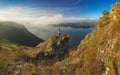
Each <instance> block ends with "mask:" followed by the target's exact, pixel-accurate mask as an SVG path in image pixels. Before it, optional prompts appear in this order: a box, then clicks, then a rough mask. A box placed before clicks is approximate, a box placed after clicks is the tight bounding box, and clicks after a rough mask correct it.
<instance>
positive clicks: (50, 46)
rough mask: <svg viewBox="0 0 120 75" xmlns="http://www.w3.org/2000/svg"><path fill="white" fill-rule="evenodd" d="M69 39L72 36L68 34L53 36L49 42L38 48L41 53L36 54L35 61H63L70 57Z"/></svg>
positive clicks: (41, 44)
mask: <svg viewBox="0 0 120 75" xmlns="http://www.w3.org/2000/svg"><path fill="white" fill-rule="evenodd" d="M69 38H70V36H69V35H67V34H63V35H61V36H57V35H53V36H51V37H50V38H49V39H48V40H46V41H45V42H43V43H40V44H39V45H37V46H36V47H37V48H38V50H39V51H38V52H37V53H36V54H35V59H37V60H40V59H48V60H53V59H59V60H63V59H64V57H65V56H68V49H69V45H68V42H69Z"/></svg>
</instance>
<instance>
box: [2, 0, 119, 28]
mask: <svg viewBox="0 0 120 75" xmlns="http://www.w3.org/2000/svg"><path fill="white" fill-rule="evenodd" d="M116 1H117V0H0V20H10V21H15V22H19V23H23V24H30V25H34V26H38V25H41V26H42V25H51V24H59V23H63V22H65V23H68V22H83V21H86V22H87V21H96V20H98V19H99V17H100V16H102V15H101V11H102V10H104V9H106V10H108V11H110V10H111V9H110V5H111V4H113V3H115V2H116Z"/></svg>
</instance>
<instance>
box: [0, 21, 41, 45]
mask: <svg viewBox="0 0 120 75" xmlns="http://www.w3.org/2000/svg"><path fill="white" fill-rule="evenodd" d="M0 38H2V39H6V40H9V41H12V42H14V43H18V44H20V45H24V46H36V45H37V44H39V43H40V42H42V41H43V40H42V39H40V38H38V37H36V36H35V35H34V34H32V33H31V32H29V31H28V30H27V28H26V27H25V26H24V25H21V24H18V23H15V22H10V21H0Z"/></svg>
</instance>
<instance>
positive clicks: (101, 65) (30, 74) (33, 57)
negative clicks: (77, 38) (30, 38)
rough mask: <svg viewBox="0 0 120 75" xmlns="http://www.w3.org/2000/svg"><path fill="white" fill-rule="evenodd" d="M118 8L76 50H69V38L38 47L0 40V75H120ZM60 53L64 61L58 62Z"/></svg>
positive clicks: (101, 20)
mask: <svg viewBox="0 0 120 75" xmlns="http://www.w3.org/2000/svg"><path fill="white" fill-rule="evenodd" d="M119 7H120V2H117V3H115V4H112V5H111V8H112V11H110V12H108V11H104V14H103V16H102V17H101V18H100V19H99V21H98V22H97V24H96V25H97V30H94V31H92V32H91V33H90V34H88V35H87V36H86V37H85V39H83V40H82V41H81V43H80V45H79V46H78V47H77V48H73V49H68V41H69V35H61V36H59V37H58V36H52V37H50V38H49V39H48V40H46V41H44V42H43V43H41V44H38V45H37V46H36V47H24V46H20V45H16V44H14V43H11V42H9V41H5V40H3V39H0V40H1V41H0V75H120V13H119V12H120V9H119ZM54 47H55V49H54ZM51 51H53V52H51ZM59 51H60V52H59ZM64 51H67V52H65V54H64V53H63V52H64ZM61 52H62V53H63V54H62V55H60V56H64V57H63V58H62V60H59V58H58V60H57V57H58V55H59V54H61ZM49 55H50V56H49ZM65 55H67V56H66V57H65ZM48 63H49V64H48Z"/></svg>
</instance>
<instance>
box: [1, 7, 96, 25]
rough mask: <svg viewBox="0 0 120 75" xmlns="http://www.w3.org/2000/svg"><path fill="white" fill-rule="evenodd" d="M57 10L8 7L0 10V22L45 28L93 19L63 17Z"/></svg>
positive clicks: (91, 19) (92, 19)
mask: <svg viewBox="0 0 120 75" xmlns="http://www.w3.org/2000/svg"><path fill="white" fill-rule="evenodd" d="M63 15H64V14H62V13H60V12H58V11H57V10H49V9H40V8H30V7H9V8H4V9H3V8H2V9H0V20H8V21H15V22H18V23H22V24H25V25H29V26H46V25H53V24H60V23H64V22H65V23H67V22H82V21H94V20H95V18H76V17H65V16H63Z"/></svg>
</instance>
